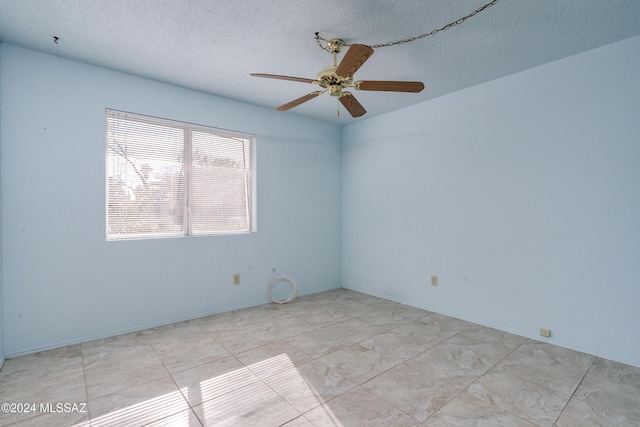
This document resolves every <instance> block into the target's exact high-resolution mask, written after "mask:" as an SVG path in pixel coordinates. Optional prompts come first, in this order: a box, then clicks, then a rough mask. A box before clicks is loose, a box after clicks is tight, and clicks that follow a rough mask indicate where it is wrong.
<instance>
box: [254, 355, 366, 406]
mask: <svg viewBox="0 0 640 427" xmlns="http://www.w3.org/2000/svg"><path fill="white" fill-rule="evenodd" d="M264 381H265V383H267V384H268V385H269V386H270V387H271V388H272V389H273V390H275V391H276V392H277V393H278V394H279V395H280V396H282V397H284V398H285V400H287V402H289V403H290V404H291V405H292V406H293V407H294V408H296V409H297V410H298V411H300V413H304V412H306V411H308V410H310V409H313V408H315V407H316V406H318V405H321V404H322V403H324V402H326V401H327V400H330V399H332V398H334V397H336V396H339V395H340V394H342V393H344V392H345V391H347V390H350V389H352V388H353V387H355V384H354V383H352V382H351V381H349V380H348V379H346V378H345V377H343V376H342V375H340V374H339V373H337V372H336V371H333V370H331V369H329V368H328V367H327V366H325V365H323V364H322V363H320V362H317V361H311V362H309V363H305V364H302V365H298V366H296V367H293V368H290V369H287V370H285V371H282V372H279V373H277V374H275V375H272V376H270V377H268V378H266V379H265V380H264Z"/></svg>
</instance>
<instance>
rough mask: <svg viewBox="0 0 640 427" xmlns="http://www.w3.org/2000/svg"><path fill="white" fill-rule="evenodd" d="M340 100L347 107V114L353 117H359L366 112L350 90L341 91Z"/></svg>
mask: <svg viewBox="0 0 640 427" xmlns="http://www.w3.org/2000/svg"><path fill="white" fill-rule="evenodd" d="M342 93H343V95H342V96H341V97H340V102H341V103H342V105H344V108H346V109H347V111H348V112H349V114H351V115H352V116H353V117H360V116H363V115H365V114H366V113H367V110H365V109H364V107H363V106H362V105H361V104H360V103H359V102H358V100H357V99H356V98H355V96H353V95H352V94H351V92H342Z"/></svg>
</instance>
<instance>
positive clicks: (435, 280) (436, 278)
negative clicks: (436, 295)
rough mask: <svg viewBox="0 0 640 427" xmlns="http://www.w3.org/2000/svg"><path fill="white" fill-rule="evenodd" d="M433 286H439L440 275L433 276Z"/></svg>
mask: <svg viewBox="0 0 640 427" xmlns="http://www.w3.org/2000/svg"><path fill="white" fill-rule="evenodd" d="M431 286H438V276H431Z"/></svg>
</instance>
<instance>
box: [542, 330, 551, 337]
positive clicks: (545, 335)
mask: <svg viewBox="0 0 640 427" xmlns="http://www.w3.org/2000/svg"><path fill="white" fill-rule="evenodd" d="M540 336H541V337H545V338H549V337H550V336H551V331H550V330H549V329H543V328H540Z"/></svg>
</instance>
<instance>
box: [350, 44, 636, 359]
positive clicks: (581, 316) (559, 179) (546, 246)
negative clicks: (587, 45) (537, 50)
mask: <svg viewBox="0 0 640 427" xmlns="http://www.w3.org/2000/svg"><path fill="white" fill-rule="evenodd" d="M638 52H640V37H635V38H632V39H628V40H626V41H622V42H619V43H616V44H613V45H609V46H606V47H603V48H600V49H597V50H593V51H589V52H586V53H584V54H581V55H578V56H574V57H570V58H566V59H563V60H560V61H557V62H554V63H551V64H547V65H544V66H541V67H538V68H535V69H531V70H528V71H525V72H522V73H519V74H516V75H512V76H509V77H506V78H502V79H499V80H496V81H492V82H489V83H486V84H483V85H480V86H476V87H473V88H470V89H467V90H463V91H460V92H457V93H454V94H451V95H448V96H444V97H441V98H438V99H435V100H432V101H429V102H426V103H423V104H420V105H417V106H414V107H411V108H407V109H404V110H401V111H397V112H394V113H391V114H387V115H384V116H381V117H375V118H371V119H368V120H364V121H360V122H358V123H355V124H352V125H349V126H347V127H345V129H344V131H343V249H342V250H343V259H342V265H343V276H342V281H343V286H344V287H345V288H350V289H355V290H360V291H363V292H367V293H370V294H374V295H380V296H384V297H389V298H392V299H395V300H398V301H401V302H404V303H407V304H410V305H414V306H418V307H423V308H427V309H430V310H433V311H436V312H441V313H446V314H450V315H453V316H456V317H459V318H463V319H468V320H471V321H473V322H477V323H480V324H485V325H489V326H494V327H496V328H499V329H502V330H507V331H512V332H515V333H517V334H521V335H525V336H529V337H532V338H540V339H542V338H541V337H539V335H538V333H539V328H548V329H551V331H552V337H551V339H550V340H549V341H550V342H552V343H554V344H558V345H561V346H565V347H570V348H574V349H577V350H582V351H586V352H589V353H592V354H596V355H602V356H604V357H607V358H610V359H613V360H618V361H622V362H625V363H629V364H632V365H636V366H640V338H639V337H640V334H639V332H638V331H639V329H640V308H639V302H640V190H639V188H640V187H639V186H640V84H639V83H638V76H640V55H638ZM426 90H429V88H428V82H427V89H426ZM431 275H438V276H439V285H438V286H437V287H432V286H431V285H430V276H431Z"/></svg>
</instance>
